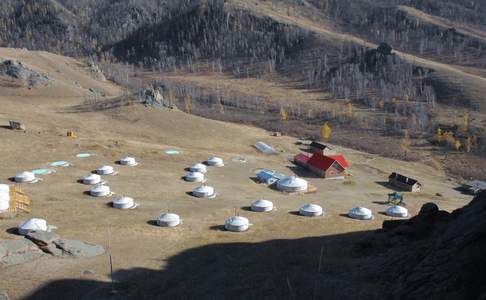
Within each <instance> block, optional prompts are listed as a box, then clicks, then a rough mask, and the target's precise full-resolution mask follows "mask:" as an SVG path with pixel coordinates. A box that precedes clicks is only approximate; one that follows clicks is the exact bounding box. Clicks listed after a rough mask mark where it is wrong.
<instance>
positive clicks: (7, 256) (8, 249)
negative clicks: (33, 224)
mask: <svg viewBox="0 0 486 300" xmlns="http://www.w3.org/2000/svg"><path fill="white" fill-rule="evenodd" d="M42 255H43V252H42V251H41V250H40V249H39V248H38V247H37V246H36V245H35V244H34V243H33V242H31V241H29V240H27V239H21V240H5V241H0V265H5V266H11V265H17V264H21V263H25V262H28V261H31V260H34V259H36V258H39V257H40V256H42Z"/></svg>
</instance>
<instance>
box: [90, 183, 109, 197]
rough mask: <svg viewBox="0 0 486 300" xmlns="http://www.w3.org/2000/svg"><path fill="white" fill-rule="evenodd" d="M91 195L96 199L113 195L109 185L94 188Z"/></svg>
mask: <svg viewBox="0 0 486 300" xmlns="http://www.w3.org/2000/svg"><path fill="white" fill-rule="evenodd" d="M89 193H90V194H91V195H92V196H95V197H103V196H108V195H110V194H111V191H110V187H109V186H107V185H97V186H95V187H93V188H92V189H91V190H90V191H89Z"/></svg>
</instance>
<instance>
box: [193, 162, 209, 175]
mask: <svg viewBox="0 0 486 300" xmlns="http://www.w3.org/2000/svg"><path fill="white" fill-rule="evenodd" d="M189 170H190V171H192V172H199V173H206V172H207V169H206V166H205V165H203V164H201V163H197V164H194V165H192V166H191V167H190V168H189Z"/></svg>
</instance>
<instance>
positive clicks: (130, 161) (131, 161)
mask: <svg viewBox="0 0 486 300" xmlns="http://www.w3.org/2000/svg"><path fill="white" fill-rule="evenodd" d="M120 165H124V166H136V165H138V162H137V161H136V160H135V158H134V157H130V156H126V157H123V158H122V159H120Z"/></svg>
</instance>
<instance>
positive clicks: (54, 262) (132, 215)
mask: <svg viewBox="0 0 486 300" xmlns="http://www.w3.org/2000/svg"><path fill="white" fill-rule="evenodd" d="M0 53H1V54H2V56H8V57H9V58H10V59H16V60H19V61H21V62H22V64H23V65H26V66H29V68H31V69H33V70H36V71H37V72H40V73H43V74H49V76H51V77H53V78H54V79H55V80H54V82H57V83H55V84H57V85H58V88H56V89H53V90H50V91H49V90H48V89H50V88H51V87H52V85H50V86H49V87H46V88H41V87H38V88H32V89H31V90H28V89H27V88H22V87H16V88H13V87H5V86H1V87H0V91H1V92H2V96H1V97H0V101H1V102H2V111H1V113H0V122H1V123H3V124H7V122H8V120H10V119H15V120H20V121H22V122H23V123H24V124H25V125H26V128H27V130H26V131H25V132H23V131H22V132H19V131H12V130H9V129H7V128H3V127H2V128H0V139H1V140H2V141H7V142H6V143H4V144H2V147H0V155H1V157H2V168H1V169H0V181H1V182H2V183H4V182H6V183H8V182H9V181H8V178H10V177H12V176H14V175H15V174H16V173H18V172H20V171H23V170H32V169H34V168H39V167H47V168H53V167H50V166H49V164H50V163H51V162H52V161H57V160H67V161H69V162H71V163H72V166H71V167H68V168H55V170H56V173H54V174H51V175H45V176H42V179H43V180H42V181H41V182H39V183H36V184H22V185H21V188H22V190H23V191H24V192H26V193H27V194H28V195H29V197H30V198H31V199H32V201H33V213H32V214H30V215H26V214H20V215H18V216H16V217H15V218H13V219H2V220H0V238H1V239H2V240H17V239H22V237H19V236H16V235H15V234H12V232H14V231H13V228H14V227H15V226H17V225H18V224H19V223H20V222H21V221H22V220H24V219H27V218H29V217H40V218H45V219H47V220H48V222H49V224H53V225H55V226H57V227H58V229H57V230H56V233H57V234H59V235H61V236H63V237H66V238H69V239H75V240H85V241H89V242H92V243H95V244H98V245H101V246H103V248H104V249H106V253H107V254H105V255H100V256H97V257H93V258H89V259H83V258H81V259H79V260H72V259H65V258H56V257H51V256H47V255H45V256H42V257H40V258H38V259H36V260H34V261H31V262H27V263H25V264H20V265H16V266H11V267H7V268H2V269H0V277H1V278H2V283H1V288H2V289H5V290H7V292H8V293H9V294H10V296H11V297H12V298H13V299H23V298H29V297H30V298H31V299H49V298H53V297H54V298H56V297H58V298H65V299H70V298H74V299H83V298H84V299H103V298H105V299H106V298H110V297H111V296H110V291H109V290H110V286H107V285H106V282H109V281H110V279H111V277H110V272H109V257H108V253H111V255H112V261H113V267H114V277H113V278H114V279H115V281H116V285H115V289H116V290H117V293H116V294H115V296H113V297H115V298H116V297H118V296H119V297H121V298H123V297H125V298H136V297H141V295H146V297H153V298H157V297H159V298H160V296H161V295H162V294H164V295H163V296H167V297H168V298H176V299H177V298H184V297H197V298H202V299H204V298H206V299H214V298H218V297H221V295H223V297H225V298H230V297H235V298H238V296H240V297H239V298H241V297H246V298H248V297H263V298H265V297H266V298H272V297H274V296H275V295H276V296H277V297H278V298H280V299H281V298H291V297H292V296H294V297H295V298H298V297H312V295H315V298H324V297H325V298H326V299H338V298H343V297H344V296H348V298H349V297H353V298H356V299H362V298H363V297H364V298H369V299H376V298H377V296H379V295H381V290H382V285H381V283H379V282H376V280H375V278H376V276H375V275H376V274H379V273H380V272H382V269H379V268H378V267H379V265H378V264H377V263H380V262H381V260H380V259H379V258H375V257H370V258H366V257H362V255H361V252H363V251H357V252H356V251H354V250H353V247H354V246H353V245H354V244H355V243H356V242H359V241H360V240H361V239H362V238H365V237H369V236H370V235H373V234H372V232H369V231H370V230H375V229H378V228H380V227H381V224H382V222H383V221H385V220H389V219H390V218H389V217H387V216H385V215H383V214H381V213H380V212H383V210H384V209H385V208H386V206H385V205H383V201H384V200H385V199H386V197H387V193H389V192H391V191H392V190H391V189H390V188H388V187H387V186H386V185H384V183H383V182H384V181H386V178H387V176H388V175H389V173H390V172H393V171H399V172H401V173H405V174H408V175H410V176H412V177H414V178H417V179H419V180H420V181H421V182H423V184H424V187H425V190H424V192H423V193H419V194H409V193H407V194H406V196H405V197H406V202H407V208H408V209H409V211H410V213H411V214H412V215H416V214H417V213H418V212H419V211H420V207H421V206H422V205H423V204H424V203H427V202H430V201H434V202H437V203H438V204H439V205H440V206H441V208H442V209H445V210H447V211H453V210H454V209H457V208H458V207H461V206H463V205H465V204H466V203H467V202H468V201H469V200H470V198H471V197H470V196H468V195H463V194H461V193H460V192H459V191H457V190H455V189H454V188H455V187H457V186H458V185H459V182H457V181H455V180H454V179H451V178H450V177H448V176H447V175H446V173H445V172H444V170H443V169H442V168H441V167H440V166H437V167H431V166H428V165H425V164H423V163H415V162H402V161H399V160H393V159H389V158H384V157H381V156H377V155H372V154H368V153H365V152H360V151H356V150H352V149H349V148H344V147H340V146H333V147H334V148H335V150H336V151H337V152H340V153H343V154H344V155H345V156H346V158H347V160H348V161H349V162H350V165H351V168H350V173H351V174H352V175H353V176H352V177H351V178H350V179H349V180H347V181H346V182H343V181H336V180H323V179H320V178H316V177H314V176H312V175H311V174H309V173H306V172H303V171H302V170H299V169H297V168H295V166H294V165H293V164H291V163H290V162H289V158H291V157H292V156H293V155H294V154H296V153H298V152H300V151H301V149H300V148H301V147H302V145H298V144H297V142H298V140H297V139H296V138H293V137H288V136H287V137H273V136H271V135H270V132H267V131H264V130H261V129H258V128H255V127H250V126H244V125H241V124H231V123H225V122H219V121H214V120H208V119H204V118H200V117H197V116H193V115H190V114H186V113H183V112H181V111H177V110H169V109H167V110H157V109H153V108H150V107H144V106H142V105H138V104H134V103H135V102H136V101H132V102H130V101H126V102H124V101H122V100H121V99H124V98H123V97H122V96H123V94H124V93H125V91H124V90H122V89H120V88H119V87H117V86H115V85H113V83H110V82H109V81H100V80H98V79H95V77H91V75H92V74H91V73H90V72H89V69H90V68H89V67H88V66H87V65H85V64H83V63H80V62H78V61H75V60H73V59H71V58H65V57H62V56H59V55H53V54H48V53H45V52H37V51H32V52H30V51H29V52H27V51H18V50H12V49H1V51H0ZM56 69H59V70H60V72H61V73H60V74H58V72H55V71H53V70H56ZM73 80H78V81H79V82H80V83H81V86H84V87H86V88H87V87H91V88H96V89H98V90H104V91H106V92H105V93H106V96H105V97H103V96H99V97H98V98H97V99H94V100H93V101H86V98H85V96H84V94H83V93H82V92H83V91H86V88H76V86H75V85H73V84H72V81H73ZM53 84H54V83H53ZM61 86H63V87H65V88H63V89H61V88H60V87H61ZM267 89H269V88H268V86H263V87H261V92H263V91H265V90H267ZM47 91H49V93H47ZM7 92H8V93H7ZM78 92H81V93H80V94H76V93H78ZM9 93H10V95H9ZM35 93H39V95H37V96H36V94H35ZM281 93H282V94H283V93H284V92H283V91H281ZM119 100H120V101H119ZM309 100H311V99H309ZM68 130H72V131H74V132H75V133H76V135H77V138H74V139H72V138H69V137H66V131H68ZM257 141H265V142H267V143H268V144H270V145H271V146H273V147H275V148H276V149H277V150H279V154H278V155H273V156H266V155H263V154H261V153H259V152H258V151H257V150H255V149H254V148H253V147H252V146H251V145H253V144H254V143H255V142H257ZM27 145H28V146H27ZM169 149H177V150H179V151H181V152H182V153H181V154H180V155H175V156H171V155H168V154H166V153H165V151H166V150H169ZM79 152H90V153H91V154H93V156H92V157H90V158H87V159H80V158H76V156H75V155H76V154H77V153H79ZM125 155H133V156H135V157H136V158H137V160H138V161H139V162H140V165H138V166H137V167H122V166H119V165H116V164H115V161H117V160H118V159H119V158H120V157H122V156H125ZM213 155H216V156H220V157H222V158H223V159H224V160H225V167H223V168H210V170H209V172H208V174H207V178H208V184H211V185H212V186H214V187H215V188H216V191H217V193H218V196H217V197H216V198H215V199H210V200H209V199H196V198H194V197H192V196H191V195H190V191H191V190H192V189H193V188H194V187H196V185H195V184H192V183H187V182H184V181H183V180H182V179H181V176H183V175H184V174H185V170H184V169H185V168H187V167H188V166H190V165H192V164H193V163H195V162H199V161H204V160H206V159H207V158H208V157H210V156H213ZM239 156H244V157H245V159H246V163H241V162H240V161H238V160H234V158H235V157H239ZM105 164H109V165H113V166H114V167H115V169H116V170H117V171H118V172H119V174H118V175H116V176H109V177H107V178H106V179H107V180H108V185H109V186H110V187H111V189H112V190H113V191H114V192H115V193H116V194H117V195H126V196H130V197H133V198H134V199H135V200H136V201H137V203H139V204H140V206H139V207H138V208H137V209H135V210H130V211H121V210H116V209H113V208H112V207H111V206H110V202H111V201H112V200H113V198H93V197H90V196H88V195H86V191H87V190H88V189H89V187H87V186H85V185H82V184H80V183H78V180H79V179H80V178H82V177H83V176H85V175H87V174H90V172H92V170H94V169H95V168H97V167H99V166H101V165H105ZM258 168H270V169H274V170H276V171H279V172H282V173H284V174H288V175H291V174H296V175H299V176H303V177H304V178H306V179H307V180H308V181H309V182H310V183H311V184H312V185H313V186H315V187H316V188H317V192H316V193H313V194H306V195H287V194H282V193H280V192H277V191H275V190H273V189H271V188H268V187H267V186H264V185H259V184H257V183H255V182H254V181H253V180H252V179H251V178H252V177H254V174H255V171H256V170H257V169H258ZM437 193H439V194H440V195H441V196H437V195H436V194H437ZM260 198H264V199H270V200H272V201H274V203H275V205H276V206H277V208H278V209H277V210H275V211H274V212H272V213H269V214H259V213H253V212H251V211H248V208H247V207H248V205H249V203H251V201H253V200H255V199H260ZM308 202H312V203H317V204H319V205H321V206H323V207H324V209H325V211H326V215H325V216H324V217H322V218H314V219H313V218H304V217H300V216H297V215H296V214H295V211H296V210H297V209H298V208H299V207H300V206H301V205H302V204H304V203H308ZM357 205H361V206H366V207H369V208H370V209H372V210H373V211H374V213H375V219H374V220H370V221H367V222H361V221H356V220H352V219H349V218H347V217H346V216H345V215H344V214H345V213H346V212H347V211H348V210H349V209H350V208H351V207H354V206H357ZM167 210H170V211H171V212H176V213H178V214H180V215H181V217H182V218H183V224H182V225H181V226H180V227H177V228H173V230H170V229H169V230H165V229H164V228H161V227H156V226H154V225H153V220H155V219H156V218H157V217H158V215H159V214H160V213H162V212H165V211H167ZM235 212H236V213H237V214H239V215H242V216H245V217H248V218H249V219H250V221H251V223H252V224H254V225H253V226H252V227H251V229H250V230H249V231H248V232H245V233H242V234H233V233H230V232H226V231H222V230H221V225H222V224H223V222H224V220H225V219H226V218H227V217H229V216H231V215H234V214H235ZM166 229H167V228H166ZM360 232H364V233H360ZM320 237H322V238H320ZM274 240H275V241H274ZM215 244H216V245H215ZM321 249H323V250H321ZM321 251H323V255H322V260H321V267H320V269H319V260H320V256H321V255H320V253H321ZM368 259H369V261H368ZM368 263H370V264H368ZM367 266H377V268H374V267H373V268H370V269H366V267H367ZM262 267H263V271H262ZM309 270H313V271H312V272H309ZM219 272H221V273H219ZM26 274H28V275H26ZM139 276H141V277H139ZM142 277H143V279H139V278H142ZM349 282H355V284H353V286H349ZM188 287H194V288H188ZM314 290H315V291H314Z"/></svg>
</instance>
